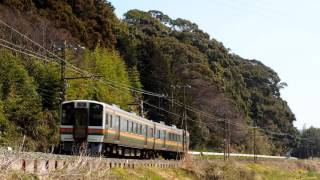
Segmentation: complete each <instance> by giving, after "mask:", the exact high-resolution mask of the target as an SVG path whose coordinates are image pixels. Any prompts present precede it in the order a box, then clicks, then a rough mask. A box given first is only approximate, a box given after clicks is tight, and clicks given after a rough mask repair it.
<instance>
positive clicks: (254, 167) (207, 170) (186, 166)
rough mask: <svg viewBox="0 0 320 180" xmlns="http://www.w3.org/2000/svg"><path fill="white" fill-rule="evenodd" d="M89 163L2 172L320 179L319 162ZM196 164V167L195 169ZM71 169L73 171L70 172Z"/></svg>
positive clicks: (5, 175) (8, 175) (136, 178)
mask: <svg viewBox="0 0 320 180" xmlns="http://www.w3.org/2000/svg"><path fill="white" fill-rule="evenodd" d="M87 161H88V159H79V161H76V162H70V163H71V165H72V166H71V165H70V166H69V168H63V169H60V170H56V171H50V172H48V173H23V172H19V171H11V170H6V171H5V170H3V169H1V170H0V177H1V178H2V179H70V178H71V179H124V180H126V179H130V180H140V179H141V180H142V179H159V180H166V179H168V180H169V179H177V180H179V179H190V180H193V179H194V180H198V179H204V180H205V179H208V180H209V179H210V180H212V179H217V180H218V179H225V180H233V179H243V180H259V179H266V180H293V179H319V178H320V174H319V168H320V167H319V165H318V162H317V161H310V160H308V161H301V160H299V161H295V160H288V161H286V160H281V161H279V160H278V161H271V160H267V161H259V162H258V163H256V164H255V163H253V162H250V161H226V162H224V161H223V160H215V161H206V160H201V161H195V160H188V161H185V162H184V163H183V166H182V167H180V168H170V169H161V168H155V167H136V168H134V169H131V168H126V169H122V168H111V169H109V168H108V167H106V166H105V164H104V163H99V161H97V163H98V164H97V165H96V166H92V167H89V166H87V165H86V163H87ZM195 164H196V166H195ZM70 167H72V168H70Z"/></svg>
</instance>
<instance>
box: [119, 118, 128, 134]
mask: <svg viewBox="0 0 320 180" xmlns="http://www.w3.org/2000/svg"><path fill="white" fill-rule="evenodd" d="M120 127H121V131H122V132H125V131H127V120H125V119H121V125H120Z"/></svg>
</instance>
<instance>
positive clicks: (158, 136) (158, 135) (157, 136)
mask: <svg viewBox="0 0 320 180" xmlns="http://www.w3.org/2000/svg"><path fill="white" fill-rule="evenodd" d="M156 138H157V139H160V130H157V134H156Z"/></svg>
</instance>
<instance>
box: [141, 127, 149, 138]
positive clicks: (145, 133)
mask: <svg viewBox="0 0 320 180" xmlns="http://www.w3.org/2000/svg"><path fill="white" fill-rule="evenodd" d="M147 132H148V126H147V125H144V126H143V129H142V135H143V136H145V137H147Z"/></svg>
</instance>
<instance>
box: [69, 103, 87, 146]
mask: <svg viewBox="0 0 320 180" xmlns="http://www.w3.org/2000/svg"><path fill="white" fill-rule="evenodd" d="M78 104H79V103H78ZM74 117H75V121H74V131H73V135H74V139H75V140H76V141H84V140H85V139H87V130H88V118H89V115H88V109H87V108H76V109H75V114H74Z"/></svg>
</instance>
